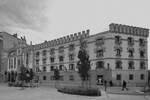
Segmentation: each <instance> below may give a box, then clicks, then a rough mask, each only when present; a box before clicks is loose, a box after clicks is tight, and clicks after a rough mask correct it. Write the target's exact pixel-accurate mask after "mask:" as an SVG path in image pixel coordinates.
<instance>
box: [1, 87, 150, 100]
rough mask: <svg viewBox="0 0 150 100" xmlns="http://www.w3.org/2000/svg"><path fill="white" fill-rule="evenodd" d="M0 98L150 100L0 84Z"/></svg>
mask: <svg viewBox="0 0 150 100" xmlns="http://www.w3.org/2000/svg"><path fill="white" fill-rule="evenodd" d="M0 100H150V96H149V95H147V96H144V95H117V94H109V93H106V92H105V91H103V90H102V96H99V97H88V96H78V95H69V94H63V93H59V92H57V90H56V89H54V88H50V87H48V86H47V87H39V88H26V89H24V90H21V89H20V88H19V87H8V86H6V85H0Z"/></svg>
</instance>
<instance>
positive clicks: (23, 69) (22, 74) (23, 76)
mask: <svg viewBox="0 0 150 100" xmlns="http://www.w3.org/2000/svg"><path fill="white" fill-rule="evenodd" d="M26 72H27V68H26V67H24V65H22V66H21V67H20V74H19V80H20V81H21V86H22V87H23V85H24V82H26V81H27V74H26Z"/></svg>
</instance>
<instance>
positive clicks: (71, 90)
mask: <svg viewBox="0 0 150 100" xmlns="http://www.w3.org/2000/svg"><path fill="white" fill-rule="evenodd" d="M57 90H58V91H59V92H62V93H67V94H74V95H84V96H101V91H100V90H98V89H96V88H83V87H66V86H65V87H63V88H58V89H57Z"/></svg>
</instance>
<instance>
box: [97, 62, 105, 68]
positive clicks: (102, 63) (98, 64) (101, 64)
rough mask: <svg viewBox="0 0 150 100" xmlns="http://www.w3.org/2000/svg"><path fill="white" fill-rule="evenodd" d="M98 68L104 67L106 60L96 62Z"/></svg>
mask: <svg viewBox="0 0 150 100" xmlns="http://www.w3.org/2000/svg"><path fill="white" fill-rule="evenodd" d="M98 68H104V61H98V62H96V69H98Z"/></svg>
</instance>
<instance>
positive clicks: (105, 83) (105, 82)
mask: <svg viewBox="0 0 150 100" xmlns="http://www.w3.org/2000/svg"><path fill="white" fill-rule="evenodd" d="M104 87H105V91H106V90H107V81H106V80H104Z"/></svg>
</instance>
